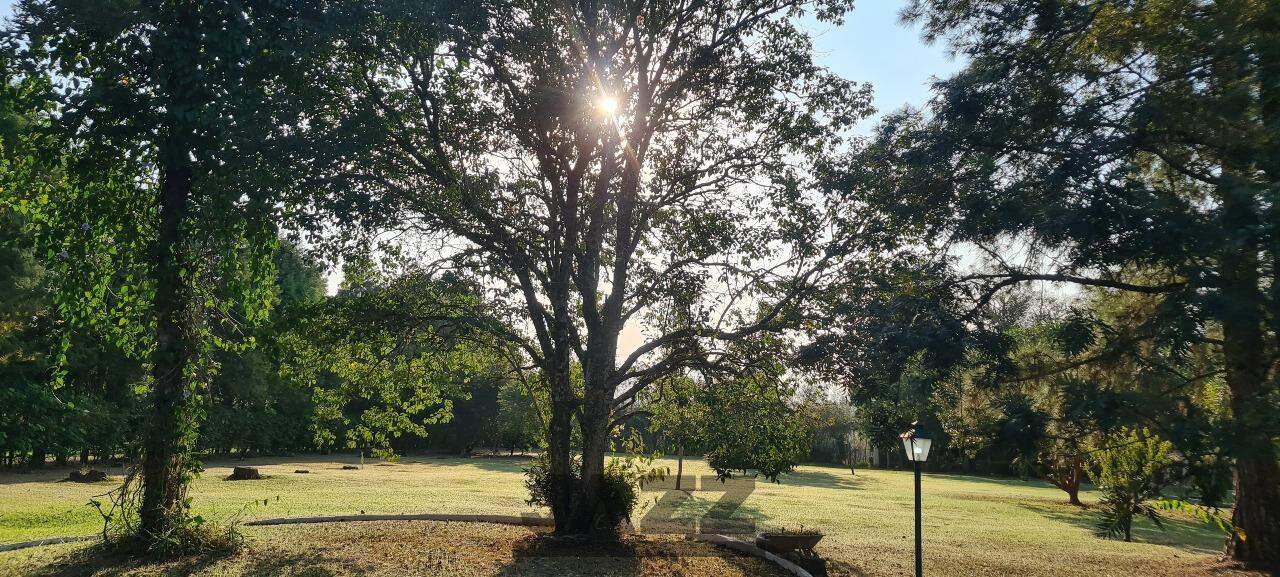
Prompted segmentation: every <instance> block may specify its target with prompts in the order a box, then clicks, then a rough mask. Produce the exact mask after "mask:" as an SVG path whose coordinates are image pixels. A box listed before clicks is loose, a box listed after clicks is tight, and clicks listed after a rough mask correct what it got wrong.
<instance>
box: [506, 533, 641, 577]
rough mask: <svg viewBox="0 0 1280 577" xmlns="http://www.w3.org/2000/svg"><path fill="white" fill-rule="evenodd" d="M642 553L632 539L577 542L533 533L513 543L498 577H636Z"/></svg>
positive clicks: (577, 540) (576, 540)
mask: <svg viewBox="0 0 1280 577" xmlns="http://www.w3.org/2000/svg"><path fill="white" fill-rule="evenodd" d="M641 554H642V551H641V550H640V549H639V548H637V546H636V543H635V541H634V540H633V539H622V540H616V541H615V540H610V539H600V540H579V539H568V538H559V537H553V536H550V535H546V534H532V535H528V536H526V537H524V538H522V539H520V540H518V541H516V542H514V543H512V555H513V559H512V561H511V563H510V564H509V565H506V566H503V567H502V568H501V570H500V572H499V575H502V576H504V577H553V576H558V575H566V574H567V575H616V576H618V577H638V576H639V575H640V574H641V567H640V555H641Z"/></svg>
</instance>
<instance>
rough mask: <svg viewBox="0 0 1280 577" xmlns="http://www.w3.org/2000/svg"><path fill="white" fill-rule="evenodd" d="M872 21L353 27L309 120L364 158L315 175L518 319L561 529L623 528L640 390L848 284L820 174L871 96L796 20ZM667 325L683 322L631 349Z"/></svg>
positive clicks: (623, 10)
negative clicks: (621, 471)
mask: <svg viewBox="0 0 1280 577" xmlns="http://www.w3.org/2000/svg"><path fill="white" fill-rule="evenodd" d="M849 7H850V3H849V2H847V1H844V0H829V1H816V2H808V1H803V0H715V1H710V2H706V1H692V0H679V1H654V0H609V1H599V0H584V1H581V2H547V1H533V0H514V1H501V0H491V1H484V2H437V3H419V2H400V1H384V2H377V3H373V4H372V5H369V4H363V3H362V5H361V6H360V7H356V8H352V9H351V12H350V13H349V14H347V15H346V17H345V18H344V21H346V22H349V23H351V28H350V29H348V30H347V31H345V33H343V34H341V35H340V36H339V37H338V38H336V41H335V42H334V43H333V45H334V46H335V47H336V50H335V51H334V53H333V55H332V56H333V58H332V60H330V61H329V62H328V63H326V64H325V65H324V67H323V68H322V69H319V70H317V73H316V82H315V85H316V87H317V88H318V90H317V93H320V95H321V96H322V97H325V96H326V95H327V99H326V101H325V102H324V103H323V105H322V106H320V107H318V108H317V110H316V113H315V115H314V117H313V119H312V122H311V123H310V125H309V129H310V130H311V131H312V136H313V137H315V138H317V139H323V140H325V141H327V142H336V143H341V146H339V147H327V148H328V149H329V150H320V151H319V152H322V153H328V152H336V154H334V155H333V156H332V157H330V158H328V159H325V158H317V161H316V163H315V166H316V167H317V169H318V170H317V174H314V175H312V176H310V177H308V181H309V182H311V183H314V184H316V185H318V186H326V187H329V188H327V190H329V191H331V193H332V198H333V200H334V205H335V206H364V207H365V208H366V209H365V210H362V211H361V215H362V217H363V223H364V224H368V225H374V226H376V225H378V224H386V223H387V222H386V221H382V222H380V221H379V220H378V219H377V218H375V217H376V216H378V215H380V214H385V215H389V216H391V217H392V219H391V221H393V222H394V223H395V224H394V226H397V227H398V228H401V229H404V230H410V231H414V232H415V233H417V234H419V235H421V236H422V237H425V238H430V239H438V240H442V241H443V242H442V244H441V245H440V246H441V249H440V251H439V252H440V254H441V256H442V257H446V258H448V259H449V260H450V261H451V262H452V263H453V264H454V265H457V266H460V267H462V268H464V269H465V270H468V271H470V272H471V273H472V274H475V275H477V276H478V277H480V278H481V279H482V282H483V283H484V284H485V285H486V286H489V287H492V291H493V294H494V295H495V298H496V299H497V300H498V301H499V302H500V303H501V304H502V305H504V306H505V307H506V310H508V311H509V312H510V314H511V315H512V316H513V318H514V321H513V322H512V323H511V324H512V326H515V327H518V328H519V329H520V330H519V331H513V334H510V335H508V337H509V338H511V339H513V340H514V341H515V342H516V343H518V346H520V347H521V348H522V350H523V354H524V356H525V358H526V359H527V361H528V362H529V363H531V364H532V365H533V366H534V367H536V368H537V370H538V371H539V372H540V373H541V377H542V378H541V379H540V382H541V383H543V384H544V386H546V387H547V388H548V390H549V395H548V396H549V399H550V403H551V407H552V409H551V412H550V422H549V423H548V428H549V435H548V445H549V446H548V453H549V457H550V469H551V470H550V472H551V475H552V477H553V478H554V479H555V484H554V488H553V491H552V493H553V494H552V495H551V499H550V505H551V510H552V513H553V515H554V517H555V520H556V530H557V532H559V533H586V532H590V531H592V530H593V529H595V528H598V526H599V524H600V523H602V522H603V520H604V519H605V516H604V515H602V510H601V508H600V507H599V499H598V494H599V493H598V491H599V486H600V478H601V474H602V468H603V462H604V454H605V452H606V451H607V450H608V449H609V436H610V431H611V429H612V428H613V427H614V425H615V424H616V421H617V420H618V419H619V418H622V417H623V416H624V415H625V414H627V412H628V408H629V407H630V405H631V404H632V403H633V402H634V399H635V395H636V393H637V392H639V391H640V390H642V389H644V388H645V387H646V386H648V385H649V384H651V383H654V382H656V381H657V380H658V379H661V378H663V377H666V376H669V375H671V374H674V373H676V372H678V371H680V370H681V369H682V368H683V367H686V366H688V365H690V364H694V363H699V362H703V361H704V359H706V358H707V356H708V354H710V355H711V356H713V357H714V355H715V354H716V352H717V350H718V348H717V345H716V343H717V342H723V341H726V340H732V339H737V338H741V337H743V336H746V335H749V334H752V333H754V332H758V331H764V330H776V329H779V328H781V327H783V326H785V325H786V323H787V322H788V321H789V320H790V319H791V317H792V316H793V314H792V313H794V312H795V311H796V307H797V306H798V305H799V304H800V303H801V302H802V300H803V298H804V297H805V296H806V295H807V294H808V293H810V292H811V290H812V289H813V288H814V287H815V286H817V285H821V284H823V283H825V282H827V281H828V280H829V270H830V266H829V265H830V264H831V263H832V261H833V260H837V259H838V258H840V255H842V254H843V253H844V251H842V250H840V249H837V248H833V246H832V243H835V242H836V240H835V239H834V238H833V235H832V232H833V231H834V230H838V229H837V228H836V227H832V226H830V225H831V221H830V218H829V216H830V215H829V213H828V211H827V210H826V209H827V208H828V207H827V206H826V204H825V203H826V198H825V197H824V196H822V195H820V194H815V182H816V181H815V175H816V174H817V173H818V172H820V171H821V170H822V169H823V168H824V166H826V164H827V160H828V158H829V156H830V154H831V153H832V152H833V150H834V149H835V148H836V147H837V145H838V144H839V142H840V139H841V135H842V134H843V133H844V131H845V130H846V129H847V128H849V127H850V125H851V124H852V123H853V122H854V121H856V120H857V119H859V118H861V117H862V116H864V115H865V114H866V113H867V112H868V93H867V91H865V90H863V89H860V88H859V87H858V86H856V85H854V84H853V83H850V82H847V81H844V80H841V79H839V78H837V77H835V76H833V75H831V74H829V73H828V72H827V71H825V70H824V69H823V68H821V67H820V66H818V65H816V64H815V63H814V62H813V59H812V47H811V44H810V40H809V38H808V36H807V34H806V33H805V32H804V31H803V30H802V29H801V28H799V27H798V25H797V24H796V22H795V18H796V17H798V16H800V15H801V14H803V13H805V12H806V11H810V10H811V11H812V12H813V13H815V14H816V15H817V16H818V17H820V18H822V19H828V20H830V19H836V18H839V17H840V15H841V14H842V13H843V12H844V11H846V10H847V9H848V8H849ZM335 149H336V150H335ZM352 191H354V192H356V193H358V196H357V197H356V198H357V201H358V202H357V203H356V204H348V202H349V201H351V199H352V197H351V196H350V195H349V193H350V192H352ZM359 199H364V200H370V199H371V200H373V201H374V203H373V204H370V205H364V204H361V203H360V202H362V201H359ZM373 208H377V209H385V212H380V211H379V210H373ZM355 220H356V219H348V222H354V221H355ZM646 318H647V319H649V320H650V321H652V322H650V323H649V324H650V326H651V327H655V328H656V327H660V328H661V330H653V331H651V334H649V335H647V337H648V338H647V339H646V340H645V341H644V342H643V343H641V344H639V346H636V347H634V349H633V350H631V351H627V350H624V348H623V345H622V344H620V336H621V335H622V333H623V331H624V328H626V327H628V326H632V327H635V326H638V325H639V324H640V323H641V322H642V320H643V319H646ZM573 367H581V374H582V385H581V387H575V384H574V382H573V380H572V379H571V370H573ZM575 422H576V427H577V429H578V431H579V432H580V439H581V452H582V471H581V478H580V479H578V478H577V477H576V475H574V474H573V473H572V469H571V447H570V443H571V439H572V438H573V435H571V431H572V430H573V428H574V427H575Z"/></svg>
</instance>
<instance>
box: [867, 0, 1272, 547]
mask: <svg viewBox="0 0 1280 577" xmlns="http://www.w3.org/2000/svg"><path fill="white" fill-rule="evenodd" d="M905 15H906V17H907V18H908V19H911V20H914V21H916V22H919V23H922V24H923V26H924V29H925V34H926V39H930V40H933V39H942V38H945V39H947V40H948V41H950V42H951V45H952V46H953V47H954V48H955V49H956V50H957V51H958V52H960V53H962V54H964V55H965V56H966V57H967V58H968V61H969V63H968V65H967V66H966V68H965V69H964V70H963V71H962V72H960V73H959V74H957V75H956V76H955V77H953V78H950V79H948V80H946V81H943V82H940V83H939V84H938V85H937V88H936V90H937V94H938V98H937V99H936V101H935V103H934V105H933V106H932V109H931V114H930V115H928V116H926V115H924V114H923V113H919V112H916V111H906V112H903V113H900V114H895V115H891V116H890V117H888V118H887V119H886V121H885V123H884V124H883V126H882V127H881V129H880V130H879V131H878V134H877V138H876V139H875V142H873V143H872V144H871V145H870V146H869V147H868V149H867V150H865V151H864V152H865V154H863V155H862V156H861V157H860V159H861V161H860V162H859V163H858V164H857V165H855V166H854V168H853V169H852V170H851V171H850V176H849V179H848V182H846V185H847V186H846V189H847V190H850V191H854V192H855V194H857V195H859V196H860V197H861V198H863V200H864V202H865V203H866V206H868V207H873V209H872V210H868V211H866V212H864V217H865V218H866V219H867V220H868V221H870V222H884V223H888V224H886V225H885V226H894V227H897V228H899V229H900V230H903V231H908V232H909V233H911V234H912V235H919V236H918V238H919V239H921V242H922V246H930V247H944V246H957V245H961V244H964V245H967V246H970V247H972V249H973V250H974V251H978V252H981V253H984V254H987V255H989V256H990V260H991V261H992V266H990V267H987V268H986V270H979V271H976V272H974V273H971V274H969V273H964V274H951V275H948V276H950V277H951V278H950V280H948V281H944V282H943V283H942V284H943V286H944V288H947V289H949V292H952V293H954V294H959V295H962V296H965V297H967V298H968V299H970V302H971V303H973V304H974V305H978V306H979V307H982V306H985V305H986V304H987V303H989V302H990V300H991V299H992V295H995V294H997V293H999V292H1000V291H1002V290H1004V289H1007V288H1009V287H1012V286H1015V285H1018V284H1022V283H1033V282H1041V283H1043V282H1048V283H1059V284H1070V285H1077V286H1085V287H1101V288H1106V289H1109V290H1112V291H1118V292H1123V293H1133V294H1139V295H1141V294H1150V295H1161V296H1163V297H1164V298H1163V299H1161V301H1160V305H1159V308H1158V309H1157V311H1156V314H1155V315H1154V316H1153V317H1151V318H1150V319H1149V322H1147V323H1144V325H1143V330H1142V331H1141V332H1139V333H1134V334H1129V335H1126V338H1125V340H1120V341H1112V342H1111V343H1110V345H1111V346H1112V347H1115V348H1124V347H1131V346H1135V345H1136V343H1138V342H1155V343H1159V344H1161V345H1165V349H1166V350H1168V351H1172V352H1173V354H1175V355H1178V354H1181V353H1182V352H1183V351H1186V346H1187V345H1189V344H1196V343H1204V344H1211V345H1214V346H1216V347H1218V348H1219V349H1220V351H1221V354H1222V358H1223V359H1224V365H1223V366H1224V367H1225V371H1226V372H1225V383H1226V386H1227V389H1228V390H1229V392H1230V395H1229V398H1230V403H1231V407H1230V413H1231V414H1230V423H1231V426H1230V436H1229V438H1228V440H1227V447H1228V451H1229V453H1230V455H1231V457H1232V458H1233V459H1234V463H1235V489H1236V498H1237V500H1236V507H1235V510H1234V513H1233V522H1234V523H1235V524H1236V526H1237V527H1238V528H1240V529H1241V532H1240V533H1237V534H1236V536H1235V537H1233V538H1232V539H1231V540H1230V542H1229V545H1228V549H1229V552H1230V553H1231V555H1232V556H1233V557H1235V558H1236V559H1238V560H1240V561H1243V562H1245V563H1247V564H1248V565H1251V566H1254V567H1257V568H1262V569H1270V570H1275V569H1276V568H1277V567H1280V462H1278V458H1277V457H1278V456H1277V453H1276V451H1277V449H1276V447H1277V443H1276V439H1277V431H1280V427H1278V426H1277V421H1276V415H1278V414H1280V411H1277V406H1276V402H1277V393H1276V389H1277V387H1276V377H1277V371H1276V363H1275V359H1276V358H1277V356H1276V348H1275V343H1276V342H1277V338H1276V319H1277V318H1278V317H1280V315H1278V314H1277V312H1278V311H1280V304H1278V303H1280V298H1278V297H1280V293H1277V287H1280V282H1277V281H1276V278H1277V277H1276V275H1277V271H1280V267H1277V266H1276V263H1277V258H1280V256H1278V255H1280V251H1278V250H1277V248H1278V247H1280V245H1278V244H1277V239H1280V234H1277V229H1276V225H1277V223H1280V217H1278V216H1280V215H1278V213H1277V212H1276V211H1277V207H1280V202H1277V197H1276V191H1277V190H1280V187H1277V185H1276V183H1277V174H1278V173H1280V164H1278V161H1280V154H1277V151H1278V150H1280V148H1278V147H1277V140H1276V138H1275V137H1274V135H1275V134H1276V131H1275V129H1274V127H1275V125H1276V122H1277V118H1280V105H1278V103H1280V81H1278V80H1277V79H1278V78H1280V68H1278V67H1280V57H1277V55H1278V54H1280V41H1277V39H1276V30H1277V29H1280V26H1278V25H1277V24H1278V23H1280V5H1277V4H1276V3H1275V2H1271V1H1268V0H1258V1H1247V0H1246V1H1221V2H1198V1H1190V0H1187V1H1174V2H1117V1H1109V0H1107V1H1096V2H1066V1H1043V0H1017V1H1011V2H989V1H982V2H947V1H942V0H938V1H932V0H918V1H916V2H913V3H912V4H911V6H910V7H909V8H908V9H907V11H906V13H905ZM1139 271H1141V273H1140V274H1139ZM962 318H963V317H962ZM1217 331H1221V337H1220V338H1219V337H1215V336H1211V334H1212V333H1215V332H1217ZM1241 534H1243V535H1245V536H1246V537H1244V538H1241V537H1240V535H1241Z"/></svg>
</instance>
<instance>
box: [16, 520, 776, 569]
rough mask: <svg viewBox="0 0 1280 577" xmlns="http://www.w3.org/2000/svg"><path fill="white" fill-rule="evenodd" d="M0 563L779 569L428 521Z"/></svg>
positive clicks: (673, 549)
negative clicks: (226, 546) (148, 556)
mask: <svg viewBox="0 0 1280 577" xmlns="http://www.w3.org/2000/svg"><path fill="white" fill-rule="evenodd" d="M0 567H3V568H6V569H8V570H10V571H13V572H14V573H12V574H14V575H30V576H32V577H144V576H145V577H152V576H157V577H158V576H163V577H249V576H262V575H293V576H307V577H357V576H359V577H365V576H368V577H383V576H387V577H389V576H393V575H395V576H399V575H422V576H439V577H456V576H460V575H475V576H495V577H496V576H513V577H514V576H521V577H559V576H562V575H578V576H584V577H586V576H601V577H604V576H618V577H650V576H672V577H676V576H688V577H694V576H707V577H746V576H761V577H783V576H784V575H785V573H783V572H781V571H780V570H778V569H777V568H776V567H774V566H773V565H770V564H768V563H766V562H764V561H761V560H759V559H756V558H753V557H748V556H744V555H740V554H737V553H734V552H732V551H728V550H725V549H720V548H717V547H715V546H713V545H709V544H706V543H693V542H687V541H683V540H678V539H673V538H664V537H650V536H634V535H631V536H626V537H624V538H623V539H622V540H621V541H620V542H617V543H590V542H586V543H584V542H577V541H566V540H562V539H551V538H548V537H547V535H546V534H545V531H544V530H541V529H530V528H522V527H512V526H507V525H493V524H488V523H438V522H430V521H418V522H369V523H342V524H325V525H307V526H282V527H271V528H258V529H254V530H253V531H251V532H250V534H249V545H248V546H247V547H246V548H245V549H244V550H242V551H240V552H237V553H233V554H226V553H212V554H208V555H203V556H197V557H190V558H184V559H180V560H175V561H169V562H147V561H140V560H137V559H135V558H130V557H126V556H122V555H118V554H112V553H104V552H103V551H101V550H100V548H98V547H93V546H90V547H86V546H83V545H82V546H79V547H78V548H63V549H60V550H56V551H49V552H46V553H44V554H38V555H32V556H29V557H26V558H15V557H9V558H5V557H0Z"/></svg>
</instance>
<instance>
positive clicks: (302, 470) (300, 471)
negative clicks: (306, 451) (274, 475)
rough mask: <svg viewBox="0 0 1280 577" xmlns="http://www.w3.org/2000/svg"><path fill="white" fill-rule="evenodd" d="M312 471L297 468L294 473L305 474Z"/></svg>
mask: <svg viewBox="0 0 1280 577" xmlns="http://www.w3.org/2000/svg"><path fill="white" fill-rule="evenodd" d="M310 472H311V471H308V470H306V469H296V470H294V473H297V474H299V475H305V474H307V473H310Z"/></svg>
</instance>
